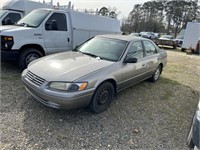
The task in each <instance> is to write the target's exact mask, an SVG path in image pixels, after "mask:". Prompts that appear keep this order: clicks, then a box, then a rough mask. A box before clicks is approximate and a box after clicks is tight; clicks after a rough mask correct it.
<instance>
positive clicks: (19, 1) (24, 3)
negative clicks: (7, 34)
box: [0, 0, 51, 26]
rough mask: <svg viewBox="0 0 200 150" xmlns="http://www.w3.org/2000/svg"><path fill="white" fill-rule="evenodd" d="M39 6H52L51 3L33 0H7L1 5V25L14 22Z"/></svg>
mask: <svg viewBox="0 0 200 150" xmlns="http://www.w3.org/2000/svg"><path fill="white" fill-rule="evenodd" d="M38 8H51V5H48V4H46V3H40V2H35V1H31V0H5V1H4V2H1V5H0V26H1V25H11V24H14V23H16V22H17V21H18V20H20V19H21V18H22V17H24V16H25V15H27V14H28V13H30V12H31V11H32V10H34V9H38Z"/></svg>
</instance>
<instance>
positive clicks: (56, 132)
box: [0, 50, 200, 150]
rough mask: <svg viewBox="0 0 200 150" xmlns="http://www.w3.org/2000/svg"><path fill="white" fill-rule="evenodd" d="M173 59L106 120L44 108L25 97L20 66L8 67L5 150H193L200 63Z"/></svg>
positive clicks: (0, 127)
mask: <svg viewBox="0 0 200 150" xmlns="http://www.w3.org/2000/svg"><path fill="white" fill-rule="evenodd" d="M167 53H168V65H167V67H166V68H165V70H164V71H163V74H162V76H161V78H160V80H159V81H158V82H156V83H150V82H148V81H144V82H142V83H139V84H137V85H135V86H133V87H130V88H128V89H126V90H125V91H123V92H121V93H119V94H118V98H117V100H116V101H114V102H113V104H112V105H111V107H110V108H109V109H108V110H107V111H105V112H103V113H101V114H91V113H90V112H89V111H87V110H86V109H78V110H71V111H65V110H56V109H52V108H48V107H46V106H43V105H42V104H40V103H39V102H37V101H36V100H35V99H34V98H33V97H31V96H30V95H29V94H28V93H27V92H26V91H25V89H24V87H23V85H22V83H21V80H20V71H19V69H17V66H16V65H14V64H10V63H2V64H1V121H0V131H1V143H0V148H1V149H123V150H124V149H141V150H142V149H145V150H146V149H152V150H155V149H156V150H159V149H162V150H163V149H166V150H169V149H173V150H174V149H177V150H180V149H181V150H183V149H186V150H187V149H188V148H187V146H186V138H187V134H188V130H189V127H190V124H191V120H192V116H193V113H194V111H195V109H196V106H197V102H198V100H199V91H200V87H199V86H200V82H199V78H200V65H199V62H200V57H199V56H194V55H186V54H185V53H182V52H175V51H171V50H167Z"/></svg>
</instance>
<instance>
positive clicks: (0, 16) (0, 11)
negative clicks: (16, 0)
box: [0, 10, 7, 18]
mask: <svg viewBox="0 0 200 150" xmlns="http://www.w3.org/2000/svg"><path fill="white" fill-rule="evenodd" d="M6 12H7V11H6V10H0V18H2V17H3V16H4V15H5V13H6Z"/></svg>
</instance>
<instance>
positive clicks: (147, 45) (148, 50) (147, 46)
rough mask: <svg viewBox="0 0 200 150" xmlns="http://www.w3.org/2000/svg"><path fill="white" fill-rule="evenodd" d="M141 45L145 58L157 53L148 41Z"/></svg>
mask: <svg viewBox="0 0 200 150" xmlns="http://www.w3.org/2000/svg"><path fill="white" fill-rule="evenodd" d="M143 43H144V48H145V51H146V56H149V55H152V54H156V53H157V50H156V47H155V46H154V45H153V43H151V42H150V41H143Z"/></svg>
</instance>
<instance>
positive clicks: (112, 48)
mask: <svg viewBox="0 0 200 150" xmlns="http://www.w3.org/2000/svg"><path fill="white" fill-rule="evenodd" d="M127 43H128V42H127V41H123V40H116V39H109V38H100V37H95V38H93V39H91V40H89V41H87V42H85V43H84V44H83V45H81V46H80V47H78V48H77V51H79V52H81V53H83V54H86V55H90V56H92V57H96V58H99V59H104V60H109V61H115V62H116V61H118V60H119V59H120V56H121V55H122V54H123V51H124V50H125V47H126V45H127Z"/></svg>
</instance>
